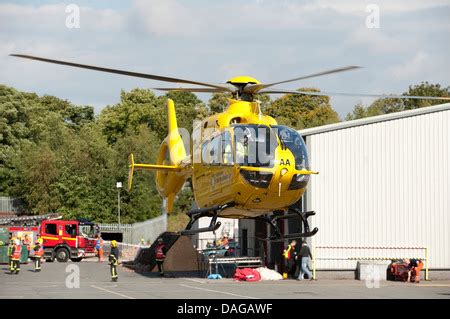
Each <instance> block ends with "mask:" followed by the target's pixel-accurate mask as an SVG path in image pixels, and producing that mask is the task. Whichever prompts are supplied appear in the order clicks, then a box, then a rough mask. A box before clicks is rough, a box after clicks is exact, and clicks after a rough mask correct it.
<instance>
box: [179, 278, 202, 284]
mask: <svg viewBox="0 0 450 319" xmlns="http://www.w3.org/2000/svg"><path fill="white" fill-rule="evenodd" d="M183 279H185V280H189V281H193V282H198V283H200V284H206V282H205V281H202V280H198V279H192V278H183Z"/></svg>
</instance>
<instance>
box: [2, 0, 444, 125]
mask: <svg viewBox="0 0 450 319" xmlns="http://www.w3.org/2000/svg"><path fill="white" fill-rule="evenodd" d="M70 3H74V4H76V5H78V6H79V7H80V8H81V15H80V24H81V27H80V28H79V29H68V28H66V26H65V20H66V17H67V13H66V12H65V8H66V6H67V5H68V4H70ZM371 3H374V4H377V5H378V6H379V8H380V28H378V29H369V28H367V27H366V24H365V22H366V18H367V15H368V14H369V13H367V12H366V6H367V4H371ZM449 35H450V0H429V1H424V0H397V1H385V0H383V1H381V0H379V1H376V0H370V1H365V0H348V1H332V0H330V1H328V0H280V1H269V0H249V1H246V2H243V1H237V0H232V1H219V0H215V1H207V0H198V1H183V0H147V1H144V0H129V1H126V0H124V1H119V0H113V1H76V0H73V1H70V2H62V1H56V0H52V1H25V0H20V1H0V83H2V84H6V85H10V86H13V87H16V88H17V89H20V90H24V91H32V92H37V93H38V94H52V95H56V96H58V97H61V98H64V99H68V100H70V101H73V102H74V103H77V104H89V105H93V106H95V108H96V111H97V112H98V111H99V110H101V108H102V107H104V106H106V105H108V104H114V103H117V102H118V100H119V95H120V90H121V89H125V90H129V89H131V88H134V87H143V88H151V87H158V86H164V85H165V84H164V83H160V82H155V81H147V80H141V79H133V78H128V77H123V76H116V75H110V74H101V73H95V72H93V71H87V70H78V69H72V68H65V67H61V66H56V65H49V64H44V63H39V62H34V61H25V60H21V59H15V58H12V57H8V54H10V53H24V54H33V55H38V56H44V57H49V58H56V59H62V60H69V61H75V62H80V63H88V64H97V65H100V66H106V67H114V68H121V69H129V70H133V71H139V72H147V73H154V74H160V75H167V76H174V77H181V78H187V79H193V80H199V81H202V80H204V81H211V82H225V81H226V80H227V79H228V78H230V77H232V76H235V75H242V74H246V75H251V76H253V77H256V78H257V79H259V80H260V81H262V82H273V81H278V80H283V79H289V78H293V77H297V76H300V75H304V74H308V73H313V72H317V71H321V70H326V69H328V68H335V67H340V66H345V65H361V66H363V67H364V68H363V69H361V70H357V71H351V72H348V73H341V74H338V75H331V76H326V77H318V78H315V79H310V80H307V81H302V82H298V83H289V84H286V85H283V86H282V87H283V88H287V89H295V88H298V87H317V88H320V89H321V90H323V91H331V92H339V91H341V92H355V93H403V92H404V91H406V90H407V88H408V86H409V85H411V84H418V83H420V82H421V81H429V82H433V83H440V84H442V85H444V86H448V85H450V58H449V52H450V42H449V41H448V39H449ZM201 98H202V99H205V100H206V99H207V98H208V96H207V95H202V96H201ZM370 101H371V100H370V99H364V100H361V99H360V98H351V97H345V98H344V97H340V98H332V105H333V107H334V108H335V109H336V110H337V111H338V112H339V114H340V115H341V116H342V117H344V116H345V114H346V113H347V112H349V111H351V109H352V108H353V106H354V105H355V104H356V103H358V102H365V103H369V102H370Z"/></svg>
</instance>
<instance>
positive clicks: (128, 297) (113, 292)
mask: <svg viewBox="0 0 450 319" xmlns="http://www.w3.org/2000/svg"><path fill="white" fill-rule="evenodd" d="M91 287H93V288H97V289H100V290H103V291H106V292H109V293H111V294H115V295H118V296H121V297H124V298H127V299H135V298H133V297H130V296H127V295H122V294H119V293H118V292H115V291H111V290H108V289H105V288H101V287H97V286H94V285H91Z"/></svg>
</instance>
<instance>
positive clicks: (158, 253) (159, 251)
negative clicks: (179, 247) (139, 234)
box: [155, 238, 166, 276]
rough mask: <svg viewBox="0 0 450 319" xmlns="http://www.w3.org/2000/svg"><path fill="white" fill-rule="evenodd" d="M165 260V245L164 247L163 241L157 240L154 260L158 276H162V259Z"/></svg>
mask: <svg viewBox="0 0 450 319" xmlns="http://www.w3.org/2000/svg"><path fill="white" fill-rule="evenodd" d="M165 258H166V245H164V242H163V239H162V238H158V245H157V246H156V248H155V259H156V264H157V265H158V271H159V275H160V276H164V265H163V264H164V259H165Z"/></svg>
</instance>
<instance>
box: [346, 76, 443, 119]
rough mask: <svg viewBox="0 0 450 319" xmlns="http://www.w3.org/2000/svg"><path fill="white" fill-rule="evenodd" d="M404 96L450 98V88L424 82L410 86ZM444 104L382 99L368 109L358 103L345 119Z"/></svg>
mask: <svg viewBox="0 0 450 319" xmlns="http://www.w3.org/2000/svg"><path fill="white" fill-rule="evenodd" d="M403 95H411V96H436V97H448V96H450V87H447V88H441V85H440V84H430V83H428V82H422V83H421V84H418V85H410V86H409V90H408V92H404V93H403ZM443 102H444V101H443V100H416V99H396V98H381V99H377V100H375V101H374V102H373V103H372V104H371V105H369V106H367V107H366V106H364V105H363V104H361V103H358V104H357V105H355V107H354V108H353V111H352V112H351V113H348V114H347V116H346V118H345V119H346V120H356V119H359V118H365V117H370V116H376V115H382V114H389V113H395V112H400V111H405V110H412V109H416V108H420V107H426V106H431V105H436V104H441V103H443Z"/></svg>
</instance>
